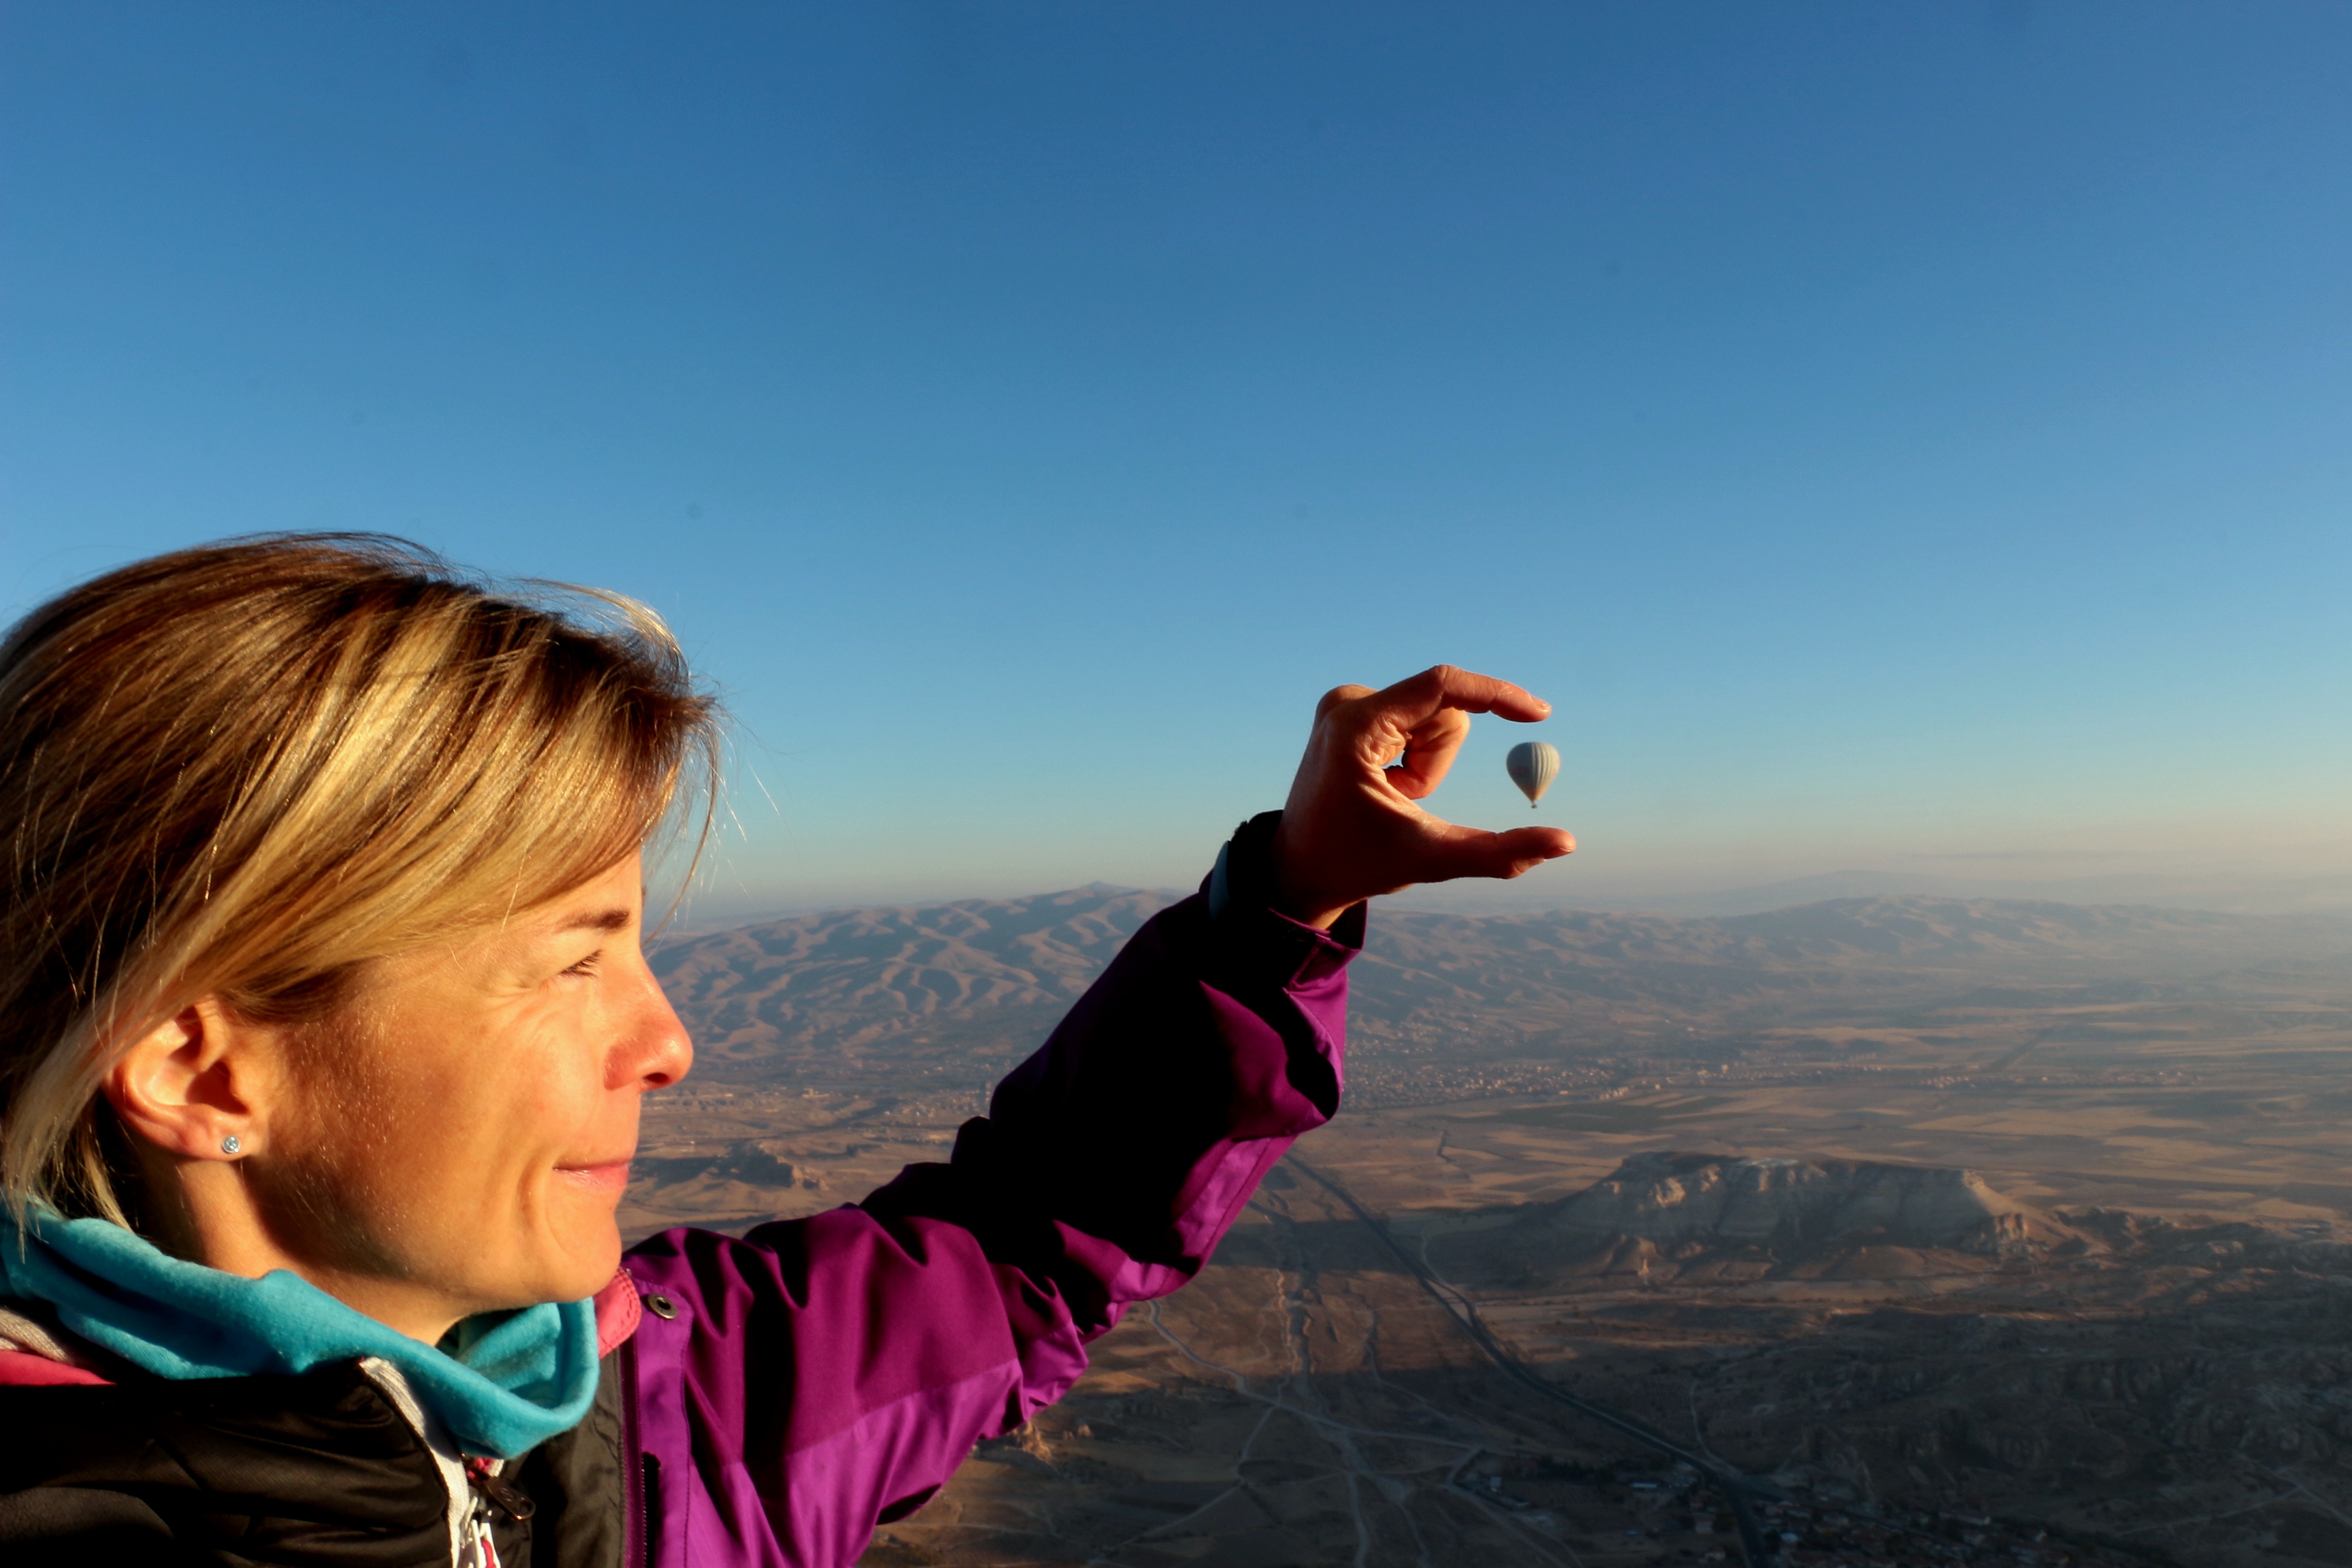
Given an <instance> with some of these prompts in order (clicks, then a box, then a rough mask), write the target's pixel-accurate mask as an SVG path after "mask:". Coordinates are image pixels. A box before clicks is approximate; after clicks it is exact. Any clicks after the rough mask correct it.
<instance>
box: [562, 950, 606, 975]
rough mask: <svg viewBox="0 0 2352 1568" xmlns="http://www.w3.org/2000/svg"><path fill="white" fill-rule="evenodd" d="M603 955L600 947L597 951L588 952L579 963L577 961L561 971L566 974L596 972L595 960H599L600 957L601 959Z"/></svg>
mask: <svg viewBox="0 0 2352 1568" xmlns="http://www.w3.org/2000/svg"><path fill="white" fill-rule="evenodd" d="M603 957H604V952H603V951H602V950H601V949H600V950H599V951H597V952H592V953H590V954H589V955H588V956H587V957H585V958H583V959H582V960H581V961H580V962H579V963H575V964H573V965H572V967H571V968H569V969H567V970H565V971H564V972H563V973H566V974H581V975H587V974H593V973H596V963H597V961H598V960H600V959H602V958H603Z"/></svg>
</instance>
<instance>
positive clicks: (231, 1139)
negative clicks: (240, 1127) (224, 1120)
mask: <svg viewBox="0 0 2352 1568" xmlns="http://www.w3.org/2000/svg"><path fill="white" fill-rule="evenodd" d="M244 1147H245V1145H244V1144H242V1143H240V1142H237V1141H236V1133H234V1132H232V1133H230V1134H229V1135H228V1136H227V1137H226V1138H224V1139H222V1140H221V1152H222V1153H224V1154H234V1153H236V1152H237V1151H238V1150H239V1149H242V1148H244Z"/></svg>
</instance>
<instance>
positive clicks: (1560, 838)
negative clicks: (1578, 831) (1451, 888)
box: [1422, 827, 1576, 882]
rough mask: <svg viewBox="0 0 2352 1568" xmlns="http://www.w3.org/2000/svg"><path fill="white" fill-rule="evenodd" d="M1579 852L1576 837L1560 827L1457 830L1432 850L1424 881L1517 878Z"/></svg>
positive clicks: (1468, 828) (1472, 828)
mask: <svg viewBox="0 0 2352 1568" xmlns="http://www.w3.org/2000/svg"><path fill="white" fill-rule="evenodd" d="M1574 853H1576V838H1575V836H1574V835H1572V834H1570V833H1569V832H1568V831H1567V830H1566V829H1564V828H1559V827H1515V828H1513V829H1511V830H1510V831H1509V832H1508V833H1486V832H1482V831H1480V830H1479V829H1477V828H1475V827H1455V828H1453V829H1451V830H1450V831H1449V832H1448V833H1447V834H1446V835H1445V837H1444V838H1442V839H1441V840H1440V841H1439V842H1438V843H1437V844H1435V845H1433V846H1432V847H1431V854H1430V857H1429V860H1430V867H1429V869H1428V870H1427V871H1426V872H1424V873H1423V876H1422V880H1423V881H1424V882H1444V881H1448V880H1451V879H1454V878H1455V877H1502V878H1509V877H1517V876H1521V875H1523V874H1525V873H1527V872H1528V871H1532V870H1534V869H1535V868H1537V867H1538V866H1540V865H1542V864H1543V863H1544V862H1545V861H1547V860H1557V859H1558V858H1560V857H1561V856H1563V855H1573V854H1574Z"/></svg>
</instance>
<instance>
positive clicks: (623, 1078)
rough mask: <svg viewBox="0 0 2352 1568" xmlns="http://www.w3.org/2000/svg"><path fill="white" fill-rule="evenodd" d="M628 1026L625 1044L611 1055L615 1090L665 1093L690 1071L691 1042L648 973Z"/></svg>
mask: <svg viewBox="0 0 2352 1568" xmlns="http://www.w3.org/2000/svg"><path fill="white" fill-rule="evenodd" d="M631 1024H632V1026H631V1028H630V1030H629V1033H628V1037H627V1039H626V1041H625V1044H624V1045H623V1047H622V1048H621V1049H620V1050H619V1051H618V1052H616V1053H614V1054H615V1057H616V1058H617V1059H616V1060H615V1062H614V1073H613V1075H612V1076H613V1079H614V1083H613V1087H614V1088H615V1089H620V1088H624V1087H634V1088H636V1089H666V1088H667V1087H668V1086H669V1085H671V1084H674V1083H676V1082H677V1080H678V1079H682V1078H684V1077H685V1076H686V1075H687V1073H688V1071H689V1070H690V1069H691V1068H693V1066H694V1042H693V1040H692V1039H690V1038H688V1035H687V1032H686V1026H685V1025H684V1024H683V1023H681V1022H679V1020H678V1016H677V1009H676V1008H674V1007H672V1006H671V1005H669V998H668V997H667V996H665V995H664V994H662V988H661V983H660V982H659V981H657V980H656V979H655V978H654V977H653V974H652V973H651V972H647V973H646V975H645V977H644V990H643V992H642V994H641V995H640V997H639V1000H638V1005H637V1007H636V1009H635V1016H634V1017H633V1019H632V1020H631Z"/></svg>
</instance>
